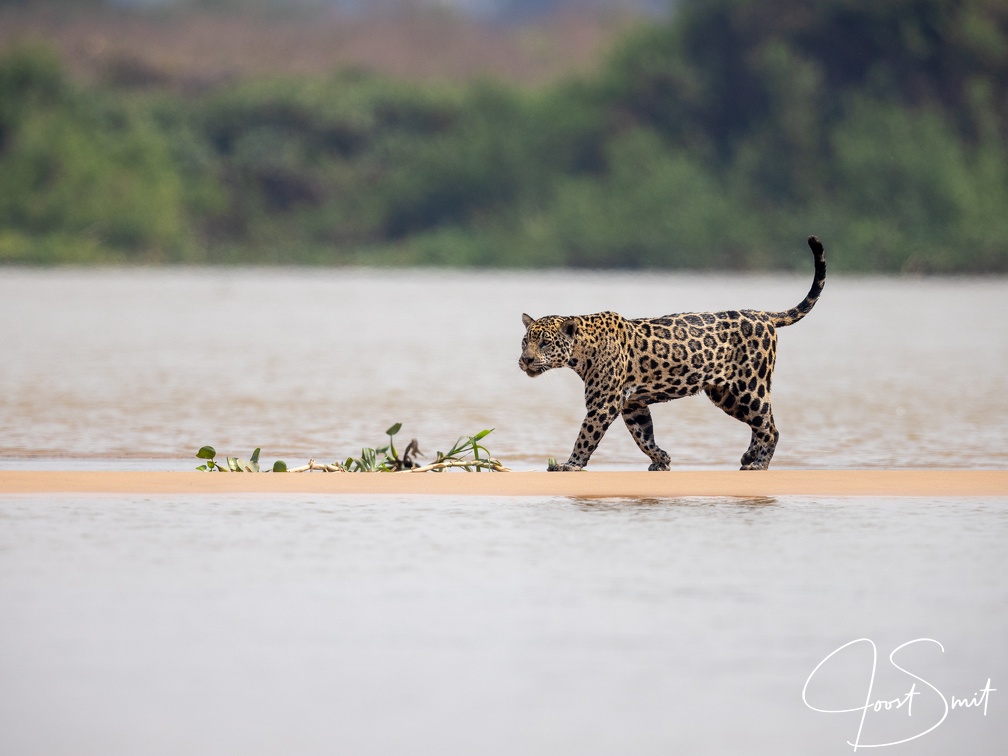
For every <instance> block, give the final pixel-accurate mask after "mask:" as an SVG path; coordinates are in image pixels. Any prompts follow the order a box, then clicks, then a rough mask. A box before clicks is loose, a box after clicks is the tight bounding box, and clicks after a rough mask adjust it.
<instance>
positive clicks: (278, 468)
mask: <svg viewBox="0 0 1008 756" xmlns="http://www.w3.org/2000/svg"><path fill="white" fill-rule="evenodd" d="M273 472H287V463H286V462H284V461H283V460H282V459H278V460H277V461H276V462H274V463H273Z"/></svg>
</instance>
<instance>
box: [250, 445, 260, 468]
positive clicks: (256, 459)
mask: <svg viewBox="0 0 1008 756" xmlns="http://www.w3.org/2000/svg"><path fill="white" fill-rule="evenodd" d="M249 459H251V460H252V461H253V462H254V463H255V464H259V449H258V448H256V450H255V451H254V452H252V456H251V457H250V458H249Z"/></svg>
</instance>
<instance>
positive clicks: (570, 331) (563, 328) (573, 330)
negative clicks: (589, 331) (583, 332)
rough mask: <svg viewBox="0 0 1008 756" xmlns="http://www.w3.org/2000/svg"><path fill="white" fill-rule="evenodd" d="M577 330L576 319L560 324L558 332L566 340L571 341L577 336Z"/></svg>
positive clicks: (568, 319)
mask: <svg viewBox="0 0 1008 756" xmlns="http://www.w3.org/2000/svg"><path fill="white" fill-rule="evenodd" d="M577 330H578V326H577V318H567V320H565V321H564V322H563V323H561V324H560V332H561V333H562V334H563V335H564V336H566V337H567V338H568V339H573V338H574V337H575V336H577Z"/></svg>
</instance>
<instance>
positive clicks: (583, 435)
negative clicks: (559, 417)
mask: <svg viewBox="0 0 1008 756" xmlns="http://www.w3.org/2000/svg"><path fill="white" fill-rule="evenodd" d="M622 406H623V402H622V396H621V395H619V394H616V395H612V396H610V395H608V394H607V395H606V398H605V399H604V400H602V399H598V400H596V401H593V402H592V403H591V404H590V406H589V407H588V414H586V415H585V419H584V422H583V423H581V432H580V433H579V434H578V439H577V442H576V443H575V444H574V451H572V452H571V455H570V459H568V460H567V461H566V462H564V463H563V464H556V463H554V464H551V465H550V466H549V467H548V468H546V469H547V470H549V471H550V472H559V471H573V470H581V469H583V468H584V467H585V465H587V464H588V460H589V459H590V458H591V455H592V453H593V452H594V451H595V449H596V448H597V447H598V445H599V441H601V440H602V436H604V435H605V432H606V431H607V430H608V429H609V426H610V425H612V422H613V420H615V419H616V416H617V415H619V413H620V409H621V408H622Z"/></svg>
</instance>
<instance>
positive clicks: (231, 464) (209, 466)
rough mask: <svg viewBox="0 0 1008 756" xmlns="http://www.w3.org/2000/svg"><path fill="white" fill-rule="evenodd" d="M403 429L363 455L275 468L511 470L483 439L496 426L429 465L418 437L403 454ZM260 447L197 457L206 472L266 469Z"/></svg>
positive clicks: (204, 451) (392, 430)
mask: <svg viewBox="0 0 1008 756" xmlns="http://www.w3.org/2000/svg"><path fill="white" fill-rule="evenodd" d="M401 429H402V423H395V424H394V425H392V426H390V427H389V428H388V429H387V430H386V431H385V435H387V436H388V443H387V444H385V445H384V446H379V447H364V448H362V449H361V453H360V456H358V457H354V456H349V457H347V458H346V459H344V460H342V461H336V462H331V463H328V464H326V463H323V464H319V463H318V462H316V461H315V460H314V459H310V460H308V464H306V465H302V466H300V467H292V468H288V467H287V464H286V463H285V462H283V461H282V460H277V461H276V462H274V463H273V467H272V468H271V469H272V471H273V472H311V471H313V470H319V471H321V472H443V471H445V470H450V469H452V468H459V469H462V470H466V471H467V472H481V471H483V470H489V471H492V472H508V469H507V468H506V467H504V466H503V465H502V464H501V463H500V461H498V460H497V459H494V458H493V457H492V456H490V452H489V451H488V450H487V448H486V447H485V446H483V444H481V443H480V442H481V441H482V440H483V439H484V438H486V437H487V436H488V435H490V434H491V433H492V432H493V428H489V429H485V430H481V431H480V432H479V433H476V434H474V435H472V436H459V438H458V440H456V441H455V444H454V445H453V446H452V447H451V449H449V450H448V451H447V452H441V451H438V452H436V453H435V458H434V461H433V462H431V463H430V464H427V465H421V464H419V463H418V462H417V461H416V460H415V459H414V457H417V456H423V452H421V451H420V445H419V443H418V442H417V440H416V439H415V438H414V439H410V442H409V443H408V444H407V445H406V448H405V449H403V452H402V455H401V456H400V454H399V451H398V450H397V449H396V447H395V436H396V434H397V433H399V431H400V430H401ZM259 451H260V450H259V449H258V448H257V449H256V450H255V451H254V452H252V456H251V457H249V459H247V460H245V459H241V458H239V457H226V458H225V459H226V463H225V464H221V463H220V462H218V461H217V460H216V456H217V451H216V449H214V448H213V447H212V446H204V447H202V448H200V450H199V451H198V452H196V456H197V457H198V458H200V459H205V460H206V462H205V463H204V464H202V465H200V466H199V467H197V468H196V469H197V470H202V471H206V472H215V471H216V472H262V470H261V468H260V465H259Z"/></svg>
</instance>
